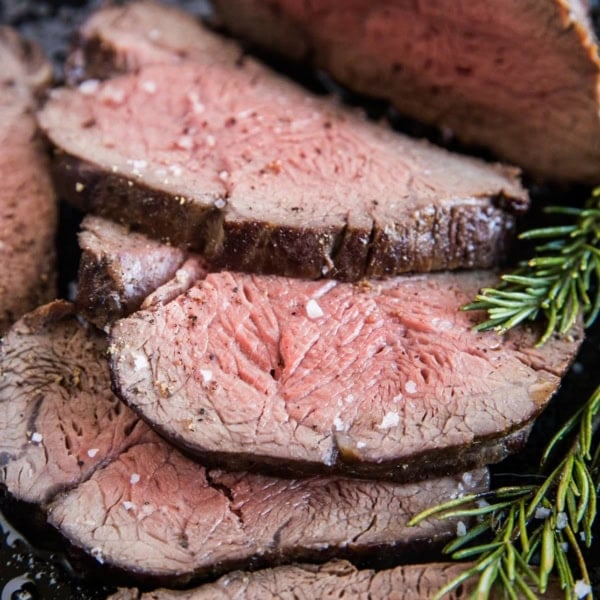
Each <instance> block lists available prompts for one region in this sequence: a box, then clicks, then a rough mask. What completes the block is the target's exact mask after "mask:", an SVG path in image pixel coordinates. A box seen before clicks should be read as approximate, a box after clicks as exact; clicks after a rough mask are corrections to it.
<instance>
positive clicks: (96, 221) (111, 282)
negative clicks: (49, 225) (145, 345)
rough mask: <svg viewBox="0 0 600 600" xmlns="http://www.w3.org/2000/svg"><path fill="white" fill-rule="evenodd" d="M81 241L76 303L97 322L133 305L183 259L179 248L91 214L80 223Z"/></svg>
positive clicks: (169, 276) (124, 312)
mask: <svg viewBox="0 0 600 600" xmlns="http://www.w3.org/2000/svg"><path fill="white" fill-rule="evenodd" d="M79 246H80V248H81V252H82V254H81V261H80V263H79V275H78V286H77V305H78V309H79V310H80V312H81V313H82V314H83V315H84V316H85V317H86V318H87V319H88V320H90V321H92V322H93V323H94V324H96V325H97V326H98V327H104V326H105V325H106V324H107V323H109V322H111V321H113V320H114V319H116V318H118V317H122V316H124V315H127V314H130V313H132V312H133V311H134V310H137V309H138V308H139V307H140V306H141V304H142V302H143V300H144V299H145V298H146V296H148V295H149V294H150V293H151V292H154V290H156V288H157V287H159V286H161V285H163V284H164V283H166V282H167V281H169V280H171V279H172V278H173V277H175V276H176V273H177V271H178V269H179V268H180V267H181V266H182V265H183V264H184V263H185V261H186V259H187V253H186V252H185V251H184V250H182V249H180V248H176V247H172V246H167V245H165V244H162V243H160V242H157V241H155V240H152V239H150V238H148V237H146V236H145V235H142V234H140V233H135V232H131V231H128V229H127V228H126V227H123V226H121V225H118V224H116V223H113V222H111V221H108V220H106V219H101V218H99V217H93V216H87V217H86V218H85V219H84V220H83V222H82V225H81V232H80V233H79ZM196 261H197V263H198V265H199V269H198V272H197V273H194V275H196V278H200V277H201V276H202V275H203V273H204V270H203V269H202V260H201V259H200V257H197V258H196ZM180 277H181V275H180Z"/></svg>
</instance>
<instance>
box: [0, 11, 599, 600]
mask: <svg viewBox="0 0 600 600" xmlns="http://www.w3.org/2000/svg"><path fill="white" fill-rule="evenodd" d="M163 1H165V0H163ZM166 1H169V0H166ZM101 3H102V1H101V0H83V1H80V2H77V1H76V0H66V1H65V0H63V1H62V2H52V1H51V0H43V1H36V0H0V23H4V24H9V25H13V26H15V27H17V28H18V29H20V30H21V32H22V33H23V34H24V35H26V36H27V37H29V38H31V39H34V40H36V41H37V42H38V43H40V44H41V45H42V47H43V48H44V50H45V52H46V54H47V56H48V57H49V58H50V59H51V60H52V62H53V63H54V65H55V69H56V74H57V79H58V81H60V80H61V78H62V71H61V65H62V64H63V62H64V59H65V56H66V53H67V50H68V46H69V41H70V37H71V34H72V32H73V31H74V30H75V29H76V27H77V25H78V24H79V23H80V22H82V21H83V19H85V17H86V15H88V14H89V12H90V11H91V10H93V9H94V8H97V7H98V6H99V5H100V4H101ZM171 3H174V4H178V5H180V6H182V7H183V8H185V9H187V10H190V11H191V12H194V13H196V14H199V15H208V14H209V13H210V10H209V6H208V4H207V0H179V1H176V0H171ZM598 4H600V0H595V2H593V5H594V8H595V12H596V30H597V32H598V33H600V27H598V25H600V10H599V6H598ZM261 58H263V59H266V60H267V61H269V62H270V63H271V64H272V65H273V66H274V67H275V68H279V69H284V70H285V71H286V73H287V74H290V73H291V74H292V75H293V76H294V77H296V78H297V79H299V80H300V81H301V82H302V83H303V84H304V85H307V86H308V87H310V88H311V89H312V90H313V91H315V92H317V93H326V92H327V91H328V90H329V89H330V87H331V84H330V82H329V81H327V79H326V78H323V77H322V76H320V75H319V74H315V73H311V72H306V71H303V70H302V69H298V68H297V67H290V65H285V64H283V63H281V62H279V61H275V60H273V59H272V57H269V56H264V55H263V56H261ZM338 91H339V90H338ZM344 97H345V100H346V101H348V102H349V103H351V104H360V105H362V106H364V107H365V108H366V109H367V112H368V113H369V114H370V115H372V116H373V117H381V116H384V115H385V116H387V117H389V118H390V120H391V122H392V123H393V124H394V126H395V127H397V128H398V129H400V130H403V131H405V132H407V133H409V134H414V135H417V136H420V137H422V136H426V137H429V138H430V139H431V140H432V141H434V142H435V143H438V144H440V145H445V146H447V147H449V148H451V149H453V150H459V151H460V150H462V149H463V148H461V147H460V145H459V144H457V143H455V142H450V143H448V142H447V140H443V139H442V138H441V136H440V135H439V134H438V132H436V131H435V130H432V129H429V128H426V127H423V126H422V125H420V124H418V123H415V122H413V121H410V120H407V119H403V118H399V117H398V116H397V115H395V114H393V112H390V111H389V110H388V109H387V107H386V106H385V104H383V103H380V102H374V101H369V100H367V99H365V98H361V97H357V96H355V95H352V94H347V93H346V92H344ZM482 156H483V157H484V158H486V156H485V155H484V154H482ZM529 188H530V191H531V194H532V198H533V201H534V209H533V212H532V213H531V214H530V215H529V216H528V217H527V222H525V223H523V224H522V226H523V227H529V226H530V225H531V224H532V223H535V224H536V225H539V224H541V223H542V222H543V217H542V215H541V211H540V208H541V206H543V205H544V204H548V203H553V204H560V203H569V204H573V203H581V202H583V200H584V199H585V197H586V195H587V193H588V192H589V190H587V189H585V188H579V187H570V188H565V187H561V188H557V187H550V186H539V185H530V186H529ZM80 219H81V215H80V214H78V213H77V212H76V211H74V210H73V209H70V208H69V207H67V206H65V205H63V206H61V220H60V227H59V232H58V236H57V247H58V260H59V287H60V293H61V295H62V296H63V297H67V296H68V288H69V282H71V281H74V280H75V278H76V271H77V263H78V260H79V250H78V247H77V243H76V238H75V234H76V231H77V228H78V225H79V221H80ZM527 250H528V249H527V248H525V247H521V248H519V249H518V250H517V251H518V252H521V253H527ZM515 258H517V257H513V260H514V259H515ZM599 364H600V322H599V323H597V324H596V325H595V326H594V328H592V329H591V330H590V331H589V332H588V335H587V338H586V341H585V342H584V344H583V346H582V349H581V351H580V353H579V355H578V358H577V360H576V362H575V363H574V365H573V367H572V369H571V371H570V372H569V374H568V375H567V377H566V378H565V380H564V382H563V385H562V387H561V390H560V392H559V393H558V394H557V396H556V397H555V398H554V399H553V401H552V402H551V404H550V406H549V408H548V409H547V410H546V411H545V413H544V414H543V416H542V417H541V418H540V419H539V420H538V422H537V423H536V425H535V427H534V430H533V432H532V434H531V437H530V440H529V443H528V444H527V447H526V448H525V449H524V451H522V452H521V453H520V454H518V455H517V456H514V457H511V458H509V459H507V460H505V461H504V462H502V463H500V464H499V465H495V466H494V467H493V468H492V476H493V480H494V483H496V484H498V485H507V484H512V483H522V482H523V480H524V478H525V477H526V474H527V473H531V472H532V471H534V470H535V467H536V464H537V461H538V459H539V452H540V448H541V447H543V445H544V444H545V441H546V440H547V439H548V436H549V435H550V433H551V432H552V431H554V430H555V428H556V427H557V426H558V424H560V423H561V422H563V420H564V419H565V417H566V415H567V414H568V413H569V411H572V410H573V408H574V405H575V404H576V403H578V402H583V401H585V399H586V398H587V397H588V396H589V394H590V393H591V392H592V390H593V389H594V387H595V386H597V385H598V384H599V381H598V375H597V369H598V365H599ZM17 516H18V517H19V520H21V519H23V520H25V521H26V520H27V519H28V516H29V515H24V514H20V515H17ZM595 537H596V538H597V539H600V523H597V524H596V527H595ZM49 545H50V546H52V545H53V544H52V543H50V544H49V540H48V539H47V532H43V531H42V530H40V531H38V532H37V533H35V530H34V532H33V533H31V532H30V533H29V540H26V539H25V538H24V537H23V536H22V535H21V534H20V533H19V532H18V531H17V530H16V529H15V528H14V527H12V526H11V525H10V524H9V523H8V521H7V520H6V518H5V517H4V516H3V515H2V513H0V600H28V599H37V598H40V599H45V600H71V599H73V600H75V599H77V600H96V599H103V598H105V597H106V596H107V595H108V594H109V593H110V592H112V591H114V589H115V588H114V587H112V586H111V585H107V584H106V582H100V581H98V580H97V579H93V578H90V576H89V574H86V575H84V574H83V573H80V572H78V571H77V570H76V569H75V568H74V567H73V564H72V561H69V560H68V559H67V557H66V556H65V554H64V553H62V552H61V550H60V548H59V547H58V546H56V549H54V550H53V551H49V550H47V549H45V550H42V548H47V547H48V546H49ZM588 555H589V556H588V565H589V566H590V568H591V573H592V577H593V579H594V581H595V583H596V590H595V591H596V594H600V542H596V543H595V544H594V546H593V548H592V550H591V551H589V552H588ZM435 558H439V557H434V556H432V557H431V559H432V560H433V559H435ZM369 566H376V563H375V565H373V563H371V564H370V565H369ZM386 566H389V561H386Z"/></svg>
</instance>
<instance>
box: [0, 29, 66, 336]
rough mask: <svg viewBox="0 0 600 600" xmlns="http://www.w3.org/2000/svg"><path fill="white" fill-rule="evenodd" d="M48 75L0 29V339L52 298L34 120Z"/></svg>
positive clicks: (35, 54)
mask: <svg viewBox="0 0 600 600" xmlns="http://www.w3.org/2000/svg"><path fill="white" fill-rule="evenodd" d="M51 74H52V71H51V68H50V65H49V64H48V63H47V62H46V60H45V59H44V57H43V56H42V54H41V52H40V50H39V49H38V48H37V46H35V45H33V44H32V43H31V42H28V41H26V40H24V39H22V38H20V37H19V36H18V34H17V33H16V32H15V31H13V30H11V29H9V28H8V27H2V26H0V148H1V150H0V178H1V179H2V186H1V187H0V335H2V334H3V333H4V332H5V331H6V329H7V328H8V326H9V325H10V324H11V323H12V322H13V321H14V320H15V319H17V318H18V317H19V316H20V315H22V314H23V313H25V312H27V311H28V310H31V309H32V308H34V307H35V306H37V305H39V304H40V303H42V302H47V301H48V300H50V299H51V298H53V297H54V294H55V280H54V235H55V229H56V219H57V215H56V204H55V199H54V192H53V190H52V186H51V183H50V177H49V175H48V164H47V160H46V156H45V151H44V148H43V146H42V144H41V143H40V140H39V139H38V138H37V134H36V122H35V118H34V115H33V111H34V109H35V104H36V101H35V95H36V93H38V92H39V91H40V90H41V89H43V88H44V87H45V86H46V85H47V84H48V83H49V81H50V78H51Z"/></svg>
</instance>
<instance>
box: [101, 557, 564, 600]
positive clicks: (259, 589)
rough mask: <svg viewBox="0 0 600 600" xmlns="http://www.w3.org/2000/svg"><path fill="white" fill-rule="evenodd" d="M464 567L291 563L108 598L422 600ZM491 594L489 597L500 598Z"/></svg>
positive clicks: (456, 599) (553, 589) (552, 592)
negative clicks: (181, 587) (375, 567)
mask: <svg viewBox="0 0 600 600" xmlns="http://www.w3.org/2000/svg"><path fill="white" fill-rule="evenodd" d="M467 566H468V565H465V563H429V564H420V565H402V566H399V567H396V568H394V569H386V570H383V571H378V572H377V571H373V570H371V569H357V568H356V567H355V566H354V565H352V564H351V563H349V562H348V561H345V560H333V561H330V562H328V563H325V564H324V565H320V566H319V565H310V564H302V565H291V566H285V567H276V568H275V569H264V570H262V571H256V572H254V573H247V572H241V571H236V572H234V573H230V574H229V575H225V576H223V577H221V579H219V580H218V581H216V582H215V583H209V584H206V585H203V586H201V587H198V588H195V589H192V590H186V591H174V590H167V589H158V590H154V591H152V592H147V593H145V594H142V593H140V592H139V591H138V590H136V589H121V590H119V591H118V592H116V593H115V594H113V595H112V596H110V597H109V599H108V600H227V599H231V600H234V599H236V600H237V599H242V598H243V599H244V600H271V599H272V600H275V599H282V600H297V599H299V598H303V599H304V598H305V599H306V600H325V599H327V598H329V599H332V598H340V599H341V598H360V599H364V600H389V599H390V598H393V600H426V599H427V598H433V597H434V595H435V593H436V592H437V591H438V590H440V589H441V588H442V587H443V586H444V585H445V584H447V583H449V582H450V581H451V580H452V579H454V578H455V577H457V576H458V575H460V574H461V573H463V572H464V570H465V569H466V568H467ZM474 588H475V585H474V580H473V579H470V580H467V581H466V582H465V583H463V584H462V586H461V587H460V588H458V589H456V590H455V591H453V592H452V593H449V594H446V595H444V598H445V600H460V599H462V598H467V597H469V594H471V593H472V592H473V591H474ZM501 597H502V596H501V595H498V596H496V595H494V594H493V593H492V594H491V596H490V598H492V599H493V598H501ZM563 597H564V592H561V590H560V587H559V585H558V584H551V585H550V587H549V589H548V592H547V593H546V594H545V595H544V598H548V599H552V600H559V598H563Z"/></svg>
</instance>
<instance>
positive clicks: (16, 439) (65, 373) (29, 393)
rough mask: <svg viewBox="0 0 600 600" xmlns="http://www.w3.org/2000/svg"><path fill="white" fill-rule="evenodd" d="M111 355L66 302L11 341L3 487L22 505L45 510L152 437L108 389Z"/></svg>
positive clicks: (5, 366)
mask: <svg viewBox="0 0 600 600" xmlns="http://www.w3.org/2000/svg"><path fill="white" fill-rule="evenodd" d="M106 348H107V343H106V338H105V337H104V336H100V335H99V334H98V333H95V332H94V330H93V328H88V327H85V326H84V325H82V324H81V323H79V322H78V321H77V320H76V319H75V313H74V310H73V306H72V305H71V304H69V303H67V302H64V301H56V302H53V303H52V304H48V305H46V306H43V307H41V308H39V309H38V310H36V311H35V312H33V313H29V314H27V315H25V316H24V317H23V318H22V319H21V320H19V321H18V322H17V323H15V325H14V326H13V327H12V329H10V331H9V332H8V333H7V334H6V336H5V338H4V341H3V345H2V347H1V355H0V361H1V365H2V378H1V379H0V431H1V432H2V433H1V436H0V438H1V440H2V441H1V442H0V446H1V449H0V482H1V483H3V484H4V485H5V486H6V487H7V488H8V489H9V491H10V492H11V494H13V495H14V496H15V497H17V498H18V499H19V500H23V501H25V502H29V503H35V504H38V503H39V504H45V503H46V502H48V501H49V500H50V499H52V498H53V497H54V496H55V495H56V494H57V493H58V492H60V491H63V490H64V489H66V488H69V487H72V486H74V485H77V484H78V483H79V482H80V481H82V480H83V479H85V478H86V477H89V475H90V474H91V473H92V472H93V471H94V469H95V468H97V466H98V465H99V464H101V463H102V462H105V461H106V460H109V459H110V458H111V457H114V456H118V455H119V454H120V452H122V451H123V449H124V448H126V447H128V446H130V445H131V444H133V443H135V442H136V441H137V440H138V439H139V438H140V435H141V434H142V432H145V431H146V428H145V427H143V426H142V425H141V424H140V423H139V419H138V418H137V417H136V416H135V415H134V414H133V413H132V412H131V411H130V410H129V409H128V408H127V407H125V406H123V404H122V403H121V402H120V401H119V400H117V398H115V396H114V395H113V394H112V393H111V391H110V387H109V386H107V385H106V364H105V362H106V361H105V359H104V360H103V357H104V356H105V353H106ZM92 357H95V358H96V360H91V358H92Z"/></svg>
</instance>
